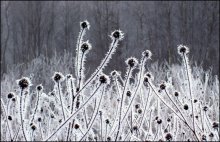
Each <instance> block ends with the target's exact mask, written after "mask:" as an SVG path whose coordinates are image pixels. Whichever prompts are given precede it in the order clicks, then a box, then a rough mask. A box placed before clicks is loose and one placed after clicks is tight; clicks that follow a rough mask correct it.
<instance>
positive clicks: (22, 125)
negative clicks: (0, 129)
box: [20, 89, 27, 141]
mask: <svg viewBox="0 0 220 142" xmlns="http://www.w3.org/2000/svg"><path fill="white" fill-rule="evenodd" d="M22 96H23V89H21V96H20V119H21V130H22V133H23V136H24V139H25V141H27V138H26V135H25V131H24V122H23V115H22V114H23V113H22V112H23V110H22Z"/></svg>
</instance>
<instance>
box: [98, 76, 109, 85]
mask: <svg viewBox="0 0 220 142" xmlns="http://www.w3.org/2000/svg"><path fill="white" fill-rule="evenodd" d="M99 81H100V83H102V84H109V83H110V78H109V77H108V76H107V75H105V74H101V75H100V77H99Z"/></svg>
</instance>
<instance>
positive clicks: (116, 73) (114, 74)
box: [111, 70, 120, 77]
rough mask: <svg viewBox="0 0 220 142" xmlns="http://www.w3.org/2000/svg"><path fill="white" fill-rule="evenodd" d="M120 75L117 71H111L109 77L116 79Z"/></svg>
mask: <svg viewBox="0 0 220 142" xmlns="http://www.w3.org/2000/svg"><path fill="white" fill-rule="evenodd" d="M119 75H120V72H118V71H116V70H113V71H112V72H111V76H112V77H118V76H119Z"/></svg>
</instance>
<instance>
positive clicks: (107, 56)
mask: <svg viewBox="0 0 220 142" xmlns="http://www.w3.org/2000/svg"><path fill="white" fill-rule="evenodd" d="M117 43H118V40H117V39H115V40H114V41H113V42H112V46H111V48H110V50H109V52H108V53H107V55H106V56H105V58H104V60H103V62H102V63H101V65H100V66H99V67H98V69H97V70H96V71H95V72H94V73H93V74H92V76H91V77H90V78H89V79H88V80H87V81H86V83H85V84H84V85H83V86H82V88H81V89H80V90H79V91H78V92H77V93H76V95H75V97H77V96H79V94H80V93H81V92H82V91H83V90H84V89H85V87H86V86H87V85H88V84H89V83H90V82H91V81H93V80H94V78H95V77H96V76H97V75H98V74H99V73H100V72H101V71H102V69H103V68H104V66H105V65H106V63H107V61H108V60H109V59H110V57H111V54H112V52H113V51H114V48H115V45H117Z"/></svg>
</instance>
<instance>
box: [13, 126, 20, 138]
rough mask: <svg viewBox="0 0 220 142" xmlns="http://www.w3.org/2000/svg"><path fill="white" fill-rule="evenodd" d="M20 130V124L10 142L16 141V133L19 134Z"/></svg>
mask: <svg viewBox="0 0 220 142" xmlns="http://www.w3.org/2000/svg"><path fill="white" fill-rule="evenodd" d="M20 129H21V124H20V125H19V127H18V130H17V132H16V133H15V135H14V137H13V139H12V141H16V139H17V137H18V133H19V132H20Z"/></svg>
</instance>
